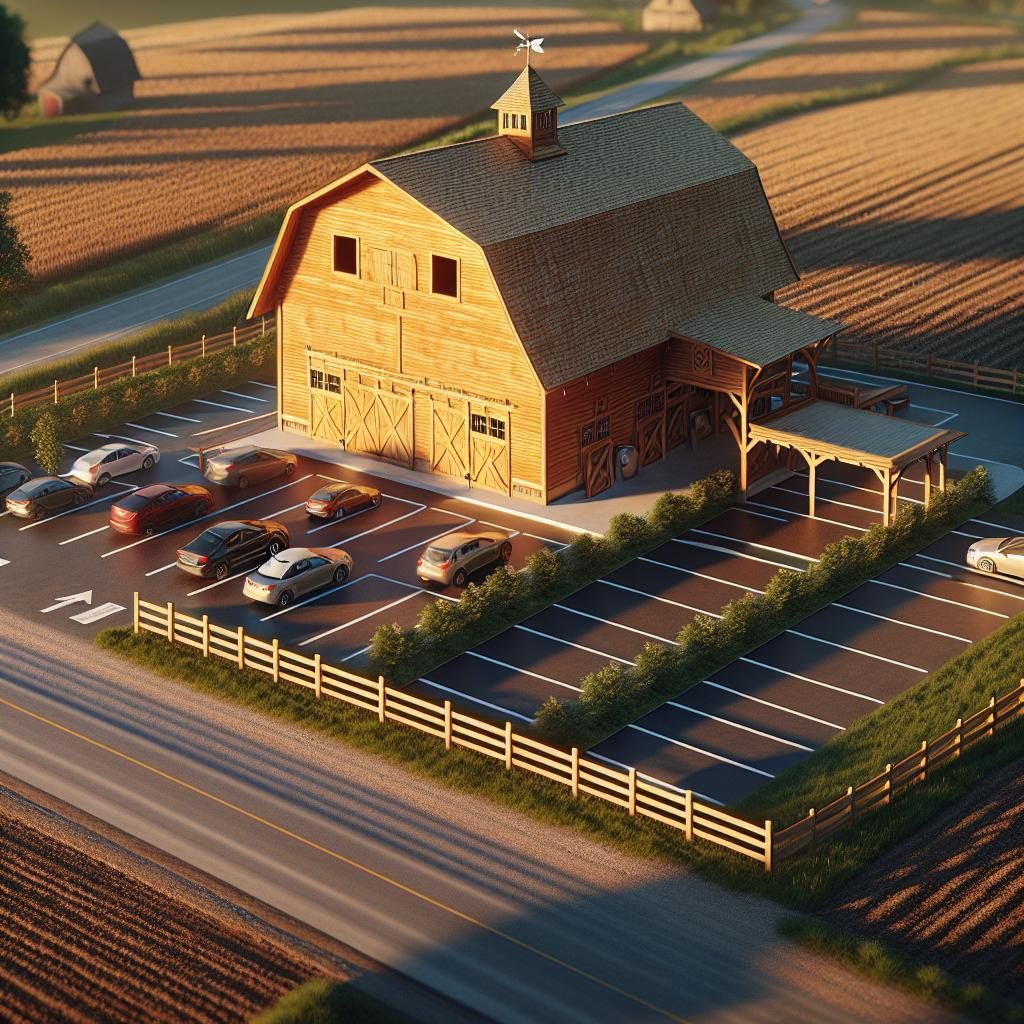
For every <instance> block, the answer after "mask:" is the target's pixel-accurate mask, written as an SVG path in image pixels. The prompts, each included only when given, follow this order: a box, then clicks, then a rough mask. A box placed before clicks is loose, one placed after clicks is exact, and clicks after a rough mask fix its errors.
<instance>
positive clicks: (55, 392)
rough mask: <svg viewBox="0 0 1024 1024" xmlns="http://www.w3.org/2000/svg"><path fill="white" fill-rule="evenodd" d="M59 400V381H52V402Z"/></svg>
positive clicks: (55, 402)
mask: <svg viewBox="0 0 1024 1024" xmlns="http://www.w3.org/2000/svg"><path fill="white" fill-rule="evenodd" d="M59 401H60V383H59V381H54V382H53V404H54V405H56V404H57V403H58V402H59Z"/></svg>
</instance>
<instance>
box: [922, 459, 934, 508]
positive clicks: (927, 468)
mask: <svg viewBox="0 0 1024 1024" xmlns="http://www.w3.org/2000/svg"><path fill="white" fill-rule="evenodd" d="M931 496H932V453H931V452H928V453H927V454H926V455H925V457H924V510H925V512H927V511H928V505H929V504H930V503H931Z"/></svg>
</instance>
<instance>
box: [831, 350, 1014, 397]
mask: <svg viewBox="0 0 1024 1024" xmlns="http://www.w3.org/2000/svg"><path fill="white" fill-rule="evenodd" d="M823 362H826V363H831V362H841V363H862V364H864V365H867V366H870V367H872V368H873V369H875V370H902V371H904V372H906V373H916V374H921V375H923V376H925V377H932V378H933V379H935V380H944V381H948V382H949V383H951V384H959V385H961V386H963V385H967V386H968V387H971V388H983V389H985V390H986V391H1001V392H1005V393H1007V394H1011V395H1019V394H1024V373H1022V372H1021V371H1020V370H1000V369H997V368H995V367H991V366H982V365H981V364H980V363H963V362H957V361H956V360H955V359H942V358H941V357H939V356H933V355H932V354H931V353H930V352H928V353H925V352H908V351H905V350H904V349H898V348H886V347H884V346H882V345H879V344H878V342H867V341H845V340H842V339H841V338H840V337H838V336H837V337H834V338H833V339H832V343H831V344H830V345H829V347H828V348H827V349H826V350H825V352H824V357H823Z"/></svg>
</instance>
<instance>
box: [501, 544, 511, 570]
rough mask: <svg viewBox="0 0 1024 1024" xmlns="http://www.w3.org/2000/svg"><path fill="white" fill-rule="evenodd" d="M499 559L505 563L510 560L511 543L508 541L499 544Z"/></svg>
mask: <svg viewBox="0 0 1024 1024" xmlns="http://www.w3.org/2000/svg"><path fill="white" fill-rule="evenodd" d="M501 560H502V561H503V562H504V563H505V564H506V565H508V563H509V562H510V561H511V560H512V545H511V544H510V543H509V542H508V541H505V543H504V544H502V545H501Z"/></svg>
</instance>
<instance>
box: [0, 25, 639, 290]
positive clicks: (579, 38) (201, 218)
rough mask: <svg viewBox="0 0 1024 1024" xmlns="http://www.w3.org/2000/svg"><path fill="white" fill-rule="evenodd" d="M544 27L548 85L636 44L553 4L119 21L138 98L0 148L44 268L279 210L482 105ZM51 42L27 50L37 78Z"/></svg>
mask: <svg viewBox="0 0 1024 1024" xmlns="http://www.w3.org/2000/svg"><path fill="white" fill-rule="evenodd" d="M514 26H519V27H520V28H523V29H527V28H529V29H530V30H531V31H533V32H535V33H536V34H538V35H547V36H548V37H549V38H550V44H549V49H550V53H549V54H546V55H545V56H544V57H542V58H539V59H540V60H542V61H543V67H544V75H545V78H546V79H547V80H548V81H549V83H550V84H551V85H552V86H553V87H554V88H555V89H559V88H564V87H565V86H566V85H567V84H568V83H569V82H570V81H573V80H579V79H583V78H586V77H589V76H591V75H593V74H596V73H597V72H599V71H601V70H602V69H604V68H607V67H610V66H612V65H614V64H618V63H621V62H623V61H625V60H628V59H629V58H630V57H633V56H635V55H636V54H638V53H641V52H643V50H644V49H646V45H647V44H646V43H644V42H640V41H638V40H636V39H635V38H630V37H628V36H626V35H624V34H623V33H622V32H621V30H620V29H619V27H618V26H617V25H614V24H611V23H608V22H599V21H595V20H594V19H592V18H589V17H587V16H585V15H583V14H581V13H580V12H579V11H578V10H574V9H569V8H554V7H528V6H520V7H458V8H443V7H390V8H389V7H361V8H356V9H350V10H342V11H328V12H323V13H317V14H290V15H263V16H254V17H242V18H221V19H210V20H205V21H199V22H191V23H185V24H177V25H167V26H160V27H156V28H148V29H136V30H130V31H127V32H125V33H124V34H125V37H126V38H127V39H128V41H129V42H130V43H131V45H132V47H133V48H134V51H135V55H136V60H137V62H138V65H139V69H140V71H141V73H142V75H143V79H142V81H141V82H139V83H138V84H137V86H136V96H137V105H136V108H135V109H134V110H133V111H132V112H131V113H130V114H128V115H121V116H119V117H118V118H117V119H116V120H114V121H113V122H111V123H110V124H109V126H107V127H103V128H101V129H100V130H96V131H91V132H88V133H85V134H80V135H77V136H75V137H73V138H71V139H69V140H67V141H66V142H64V143H62V144H59V145H49V146H43V147H39V148H32V149H24V150H20V151H13V152H10V153H6V154H3V155H0V189H8V190H10V191H12V192H13V193H14V208H13V213H14V216H15V218H16V220H17V222H18V224H19V226H20V227H21V231H22V235H23V237H24V239H25V241H26V242H27V243H28V244H29V246H30V248H31V249H32V252H33V254H34V261H33V264H32V271H33V273H34V274H35V275H36V276H37V278H39V279H47V278H53V277H56V276H58V275H61V274H64V273H67V272H69V271H77V270H80V269H82V268H84V267H85V266H88V265H89V264H94V263H98V262H104V261H107V260H109V259H110V258H112V257H115V256H118V255H123V254H125V253H128V252H130V251H131V250H133V249H139V248H143V247H147V246H152V245H153V244H154V243H158V242H161V241H166V240H169V239H172V238H174V237H176V236H180V235H183V234H186V233H193V232H195V231H197V230H202V229H205V228H210V227H219V226H227V225H231V224H235V223H238V222H241V221H245V220H248V219H251V218H252V217H255V216H258V215H259V214H262V213H267V212H269V211H272V210H275V209H278V208H280V207H282V206H285V205H287V204H288V203H290V202H292V201H294V200H295V199H297V198H300V197H301V196H303V195H305V194H307V193H308V192H311V191H313V190H314V189H316V188H319V187H320V186H322V185H323V184H325V183H326V182H328V181H330V180H332V179H333V178H335V177H338V176H339V175H341V174H343V173H344V172H346V171H347V170H350V169H351V168H352V167H355V166H357V165H358V164H360V163H361V162H363V161H364V160H366V159H369V158H370V157H373V156H376V155H380V154H381V153H384V152H388V151H393V150H396V149H400V148H402V147H404V146H407V145H409V144H411V143H412V142H414V141H416V140H418V139H420V138H423V137H427V136H430V135H433V134H435V133H438V132H440V131H442V130H443V129H445V128H447V127H450V126H452V125H453V124H455V123H457V122H459V121H460V120H462V119H464V118H466V117H467V116H469V115H472V114H475V113H478V112H480V111H483V110H486V109H487V108H488V107H489V106H490V104H491V103H492V102H494V100H495V99H497V98H498V96H500V95H501V93H502V92H503V91H504V90H505V88H507V86H508V85H509V83H510V82H511V81H512V79H513V77H514V76H515V75H516V74H517V73H518V71H519V70H520V67H521V65H522V57H521V56H520V57H515V56H514V55H513V49H514V47H513V44H514V42H515V40H514V38H513V36H512V28H513V27H514ZM58 52H59V44H58V43H57V42H55V41H45V40H44V41H41V42H40V43H39V44H38V45H37V46H36V47H35V49H34V53H33V57H34V59H35V61H36V62H37V63H36V65H35V69H34V70H35V81H36V83H38V82H39V81H41V80H43V78H45V76H46V75H47V74H48V73H49V70H50V67H51V66H52V62H53V60H54V58H55V57H56V55H57V53H58Z"/></svg>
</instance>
